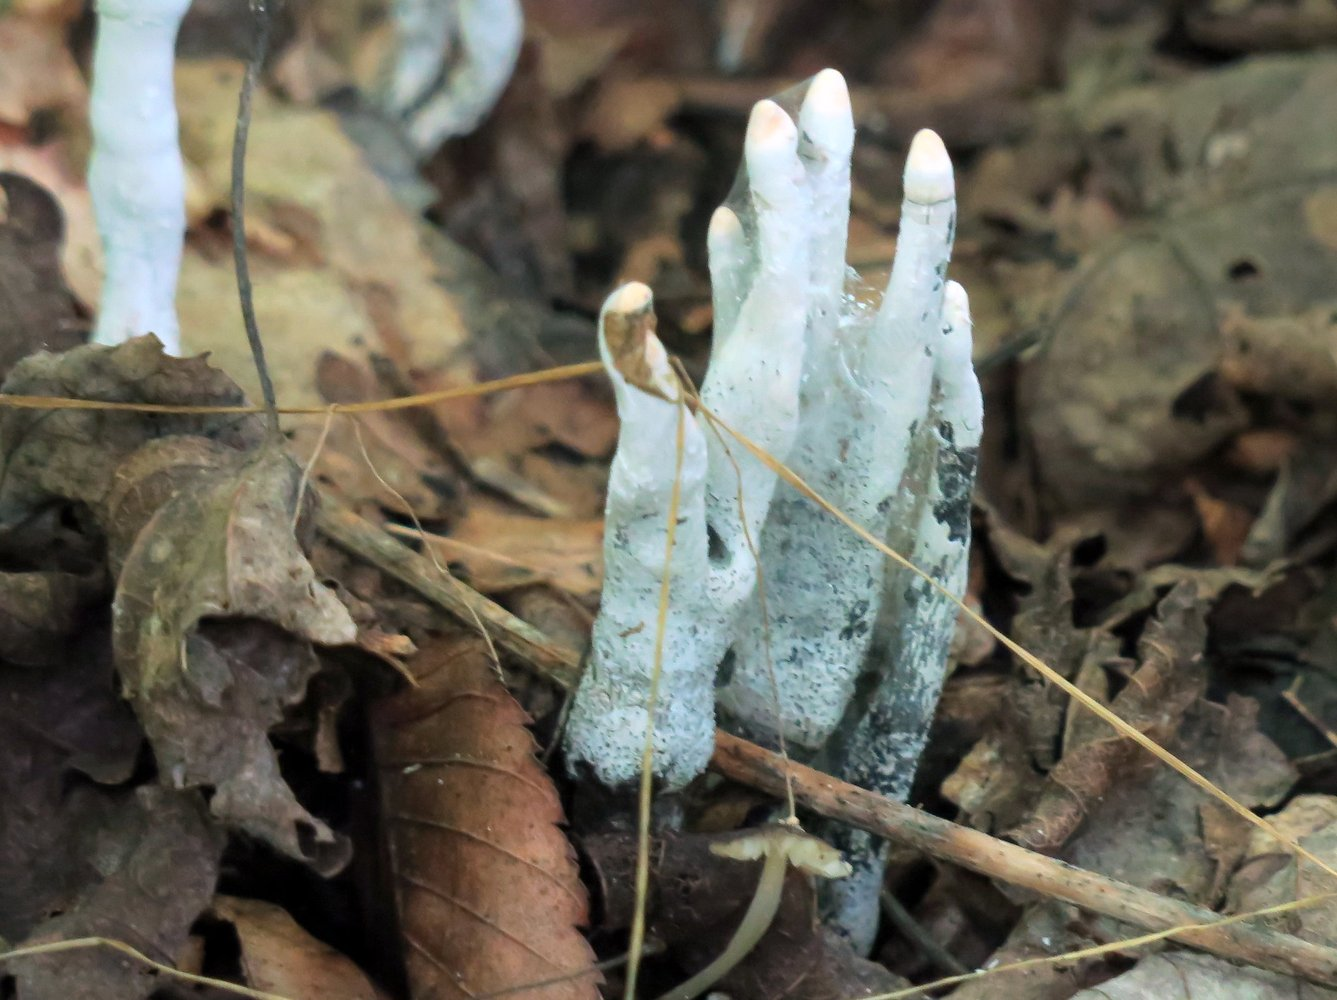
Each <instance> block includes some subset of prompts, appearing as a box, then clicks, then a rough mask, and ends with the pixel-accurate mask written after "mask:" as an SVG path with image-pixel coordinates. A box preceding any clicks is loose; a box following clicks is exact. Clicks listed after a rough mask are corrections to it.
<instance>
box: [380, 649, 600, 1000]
mask: <svg viewBox="0 0 1337 1000" xmlns="http://www.w3.org/2000/svg"><path fill="white" fill-rule="evenodd" d="M408 666H409V669H410V670H411V671H412V672H413V675H414V676H415V677H416V678H417V680H418V686H417V687H415V688H410V689H408V690H405V691H403V692H402V693H400V694H398V695H395V696H394V697H391V698H389V699H387V700H386V701H383V702H382V703H381V704H380V705H378V706H377V708H376V710H375V715H374V721H373V731H374V739H375V746H376V761H377V766H378V769H379V773H380V776H381V777H380V780H381V787H382V801H383V802H384V804H385V819H386V823H387V829H388V837H389V854H390V866H391V873H392V876H393V878H394V880H395V885H394V891H395V896H396V899H397V901H398V904H399V914H400V924H401V931H402V934H403V937H404V951H405V960H406V962H407V965H408V973H409V982H410V986H411V988H412V991H413V995H414V997H417V998H422V1000H447V998H450V997H460V998H467V997H473V996H477V995H480V994H490V993H494V992H503V991H506V990H508V989H512V988H515V987H519V986H522V985H524V984H525V983H534V982H544V981H547V980H551V979H553V978H554V977H559V976H563V975H567V974H572V973H575V974H577V975H575V976H574V977H573V978H570V979H567V980H565V981H563V982H559V983H554V984H552V985H549V986H545V987H543V988H542V989H541V990H539V989H534V990H528V991H526V995H528V996H533V997H540V996H541V997H542V998H543V1000H593V998H595V997H597V996H598V983H599V981H600V974H599V973H598V971H597V970H596V969H594V968H593V962H594V956H593V952H592V951H591V950H590V947H589V945H588V944H587V943H586V941H585V938H584V937H583V935H582V934H581V933H580V930H579V927H580V926H581V925H583V924H585V923H586V922H587V920H588V901H587V898H586V894H585V889H584V886H583V885H582V884H581V881H580V876H579V872H578V870H577V867H576V862H575V857H574V853H573V851H572V850H571V846H570V844H569V843H568V842H567V840H566V837H565V836H564V835H563V833H562V832H561V830H560V828H559V824H561V823H562V822H563V821H564V817H563V814H562V807H561V803H560V801H559V799H558V797H557V790H556V789H555V788H554V787H553V784H552V781H551V779H550V778H549V777H548V775H547V773H546V772H545V771H544V770H543V768H542V767H541V766H540V765H539V763H538V761H537V760H536V759H535V756H534V751H535V743H534V738H533V736H531V735H530V733H529V731H528V729H526V728H525V727H526V725H527V723H528V722H529V719H528V717H527V716H526V715H525V712H524V710H523V709H522V708H521V707H520V706H519V704H518V703H517V702H516V701H515V699H513V698H512V697H511V695H510V694H509V693H508V692H507V690H506V688H505V686H504V685H503V684H502V683H501V681H500V680H499V679H498V676H497V673H496V669H495V666H494V665H493V663H492V662H491V661H490V658H489V654H488V647H487V645H486V643H484V642H483V640H481V639H479V638H477V637H476V636H472V635H464V634H456V635H452V636H448V637H443V638H439V639H436V640H434V641H432V642H429V643H425V644H424V645H423V648H422V651H421V652H420V653H419V654H418V655H417V656H415V657H414V658H413V659H412V660H411V661H410V662H409V664H408ZM517 995H518V994H517Z"/></svg>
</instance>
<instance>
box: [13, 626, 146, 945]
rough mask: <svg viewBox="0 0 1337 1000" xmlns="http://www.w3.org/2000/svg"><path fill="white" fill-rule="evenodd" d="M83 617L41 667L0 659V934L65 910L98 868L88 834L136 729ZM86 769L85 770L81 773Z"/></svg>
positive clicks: (132, 753)
mask: <svg viewBox="0 0 1337 1000" xmlns="http://www.w3.org/2000/svg"><path fill="white" fill-rule="evenodd" d="M91 625H92V623H91V622H90V621H89V620H87V619H85V620H83V621H81V628H80V629H79V630H78V633H77V635H76V636H75V637H71V638H67V639H64V640H63V641H62V642H61V643H60V645H59V647H58V652H59V653H60V654H61V655H60V656H59V658H53V660H52V661H51V662H49V663H45V664H43V666H42V667H41V668H22V669H20V668H15V667H11V666H9V665H7V664H6V665H0V733H2V734H3V738H0V938H5V939H7V940H10V941H16V940H20V939H22V938H23V937H26V936H27V935H28V933H29V932H30V931H32V929H33V927H34V926H35V925H36V924H37V923H38V922H39V921H40V920H42V919H44V918H45V917H46V916H47V915H49V914H51V913H54V912H60V911H68V910H69V909H70V908H71V907H72V906H73V905H74V902H75V900H76V899H77V897H78V895H79V893H80V892H81V891H83V889H84V888H85V887H86V886H87V885H89V884H90V883H92V882H93V881H95V880H96V879H97V877H98V874H97V868H96V866H95V860H96V859H95V857H93V856H92V855H90V853H89V847H90V841H89V839H88V838H89V836H90V835H91V834H92V833H93V832H94V831H96V830H98V829H99V828H101V827H102V826H103V825H105V824H107V823H108V821H109V817H111V816H113V815H114V814H115V813H116V812H117V809H118V808H119V806H118V803H119V802H120V801H121V800H122V799H123V798H124V792H123V791H121V790H119V789H116V788H115V787H110V786H116V785H120V784H122V783H124V782H125V781H127V780H128V779H129V778H130V776H131V774H132V773H133V771H134V768H135V763H136V760H137V759H138V757H139V751H140V748H141V747H142V745H143V741H144V738H143V734H142V733H141V732H140V730H139V726H138V725H136V723H135V718H134V714H133V713H132V712H131V711H130V709H129V706H127V705H126V704H125V702H124V701H123V700H121V699H120V698H119V697H118V696H117V694H116V689H115V674H114V671H113V669H112V664H111V650H110V643H109V641H108V634H107V628H106V626H105V625H101V626H94V627H90V626H91ZM90 779H91V780H90Z"/></svg>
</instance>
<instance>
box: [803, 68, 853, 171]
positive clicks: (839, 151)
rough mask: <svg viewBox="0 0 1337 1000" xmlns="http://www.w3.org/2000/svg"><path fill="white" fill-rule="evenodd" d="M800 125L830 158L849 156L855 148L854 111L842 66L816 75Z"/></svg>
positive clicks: (808, 136)
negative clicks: (840, 69) (842, 73)
mask: <svg viewBox="0 0 1337 1000" xmlns="http://www.w3.org/2000/svg"><path fill="white" fill-rule="evenodd" d="M799 127H800V128H801V129H802V130H803V134H804V136H806V137H807V139H808V141H809V142H810V143H812V145H813V147H814V148H815V149H817V150H819V151H820V152H821V153H822V154H823V155H824V156H825V157H826V159H827V160H828V161H829V162H843V161H846V160H848V159H849V156H850V151H851V150H852V149H853V148H854V111H853V109H852V108H851V107H850V91H849V88H848V87H847V86H845V78H844V77H843V76H841V75H840V71H839V70H834V69H824V70H822V71H821V72H820V73H818V74H817V75H816V76H814V77H813V78H812V83H810V84H809V85H808V93H807V94H806V95H805V96H804V98H803V107H802V108H800V109H799Z"/></svg>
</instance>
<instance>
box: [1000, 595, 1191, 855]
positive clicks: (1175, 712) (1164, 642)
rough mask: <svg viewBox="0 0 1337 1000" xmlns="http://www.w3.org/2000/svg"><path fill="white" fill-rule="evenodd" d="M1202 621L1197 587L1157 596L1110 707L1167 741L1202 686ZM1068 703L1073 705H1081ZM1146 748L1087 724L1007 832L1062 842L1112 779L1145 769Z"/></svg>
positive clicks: (1051, 844)
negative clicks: (1133, 665)
mask: <svg viewBox="0 0 1337 1000" xmlns="http://www.w3.org/2000/svg"><path fill="white" fill-rule="evenodd" d="M1206 638H1207V625H1206V622H1205V621H1204V618H1203V608H1202V606H1201V601H1200V599H1199V597H1198V595H1197V592H1196V591H1195V590H1194V589H1193V588H1192V587H1179V588H1177V589H1175V590H1173V591H1171V592H1170V594H1169V595H1168V596H1167V597H1166V598H1165V599H1164V600H1163V601H1162V602H1161V605H1160V609H1159V613H1158V615H1157V618H1156V619H1155V621H1154V622H1152V624H1151V625H1150V626H1149V627H1148V628H1147V630H1146V632H1145V633H1144V634H1143V636H1142V640H1141V643H1140V644H1139V654H1140V655H1139V664H1138V667H1137V669H1136V670H1135V671H1134V673H1133V674H1132V676H1131V677H1129V678H1128V683H1127V685H1126V686H1125V687H1124V689H1123V690H1122V691H1120V692H1119V694H1118V695H1117V696H1116V697H1115V699H1114V701H1113V703H1112V704H1111V705H1110V708H1111V709H1112V710H1113V711H1114V712H1115V714H1116V715H1118V716H1119V717H1120V718H1122V719H1124V720H1125V721H1126V722H1128V723H1129V724H1130V725H1132V726H1133V727H1134V728H1136V729H1137V730H1138V731H1139V732H1141V733H1143V734H1145V735H1146V736H1149V737H1151V738H1152V739H1153V740H1155V741H1156V742H1157V743H1164V742H1166V740H1168V739H1169V738H1170V737H1171V736H1172V735H1173V734H1174V732H1175V731H1176V730H1177V729H1178V727H1179V723H1180V722H1181V721H1182V719H1183V713H1184V712H1185V711H1186V710H1187V709H1188V707H1189V706H1190V705H1191V704H1193V702H1194V701H1196V700H1197V699H1198V698H1199V697H1200V696H1201V695H1202V693H1203V691H1204V690H1205V687H1206V670H1205V667H1204V664H1203V662H1202V647H1203V643H1204V642H1205V641H1206ZM1081 711H1082V710H1081V709H1080V708H1079V707H1077V706H1073V708H1072V709H1071V710H1070V712H1081ZM1146 763H1147V757H1146V752H1145V751H1144V750H1142V748H1141V747H1139V746H1137V745H1136V744H1135V743H1133V741H1132V740H1130V739H1128V738H1127V737H1124V736H1121V735H1119V734H1118V733H1115V732H1113V731H1111V730H1110V729H1109V727H1108V726H1107V725H1105V724H1104V723H1099V724H1098V725H1095V726H1088V727H1085V728H1084V729H1083V735H1082V737H1081V738H1080V739H1078V740H1077V741H1076V742H1075V744H1073V743H1070V744H1069V745H1068V746H1067V747H1066V748H1065V753H1064V755H1063V758H1062V759H1061V760H1060V761H1059V762H1058V764H1057V765H1055V767H1054V769H1053V770H1051V771H1050V772H1049V776H1048V778H1047V779H1046V781H1045V787H1044V788H1043V790H1042V791H1041V793H1040V799H1039V801H1038V802H1037V803H1036V804H1035V807H1034V809H1033V810H1032V811H1031V814H1030V816H1028V817H1027V819H1026V820H1024V821H1023V822H1022V823H1021V824H1019V825H1018V826H1017V827H1015V828H1013V829H1012V830H1011V831H1010V833H1009V836H1011V837H1012V839H1014V840H1016V841H1017V843H1019V844H1021V845H1022V846H1023V847H1028V848H1030V849H1031V850H1037V851H1052V850H1054V849H1056V848H1058V847H1060V846H1062V845H1063V844H1064V843H1065V842H1066V841H1067V839H1068V838H1069V837H1070V836H1071V835H1072V834H1073V832H1074V831H1075V830H1076V829H1077V827H1078V826H1079V825H1080V824H1081V823H1082V821H1083V819H1085V817H1086V814H1087V812H1088V810H1089V809H1090V808H1091V807H1092V806H1093V805H1094V804H1095V803H1096V802H1099V801H1100V800H1101V799H1102V798H1103V797H1104V795H1105V793H1106V792H1107V791H1108V790H1109V788H1110V786H1111V785H1112V784H1113V783H1115V782H1126V781H1129V780H1130V779H1131V778H1132V776H1133V775H1134V774H1136V773H1138V772H1144V771H1145V770H1146V767H1145V765H1146Z"/></svg>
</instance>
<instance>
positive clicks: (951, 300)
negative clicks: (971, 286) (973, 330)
mask: <svg viewBox="0 0 1337 1000" xmlns="http://www.w3.org/2000/svg"><path fill="white" fill-rule="evenodd" d="M942 320H943V324H944V325H945V326H948V327H950V328H951V329H953V330H967V331H968V330H969V329H970V296H969V295H967V294H966V290H965V288H964V287H963V286H962V284H961V282H959V281H949V282H947V287H946V288H944V289H943V293H942Z"/></svg>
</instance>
